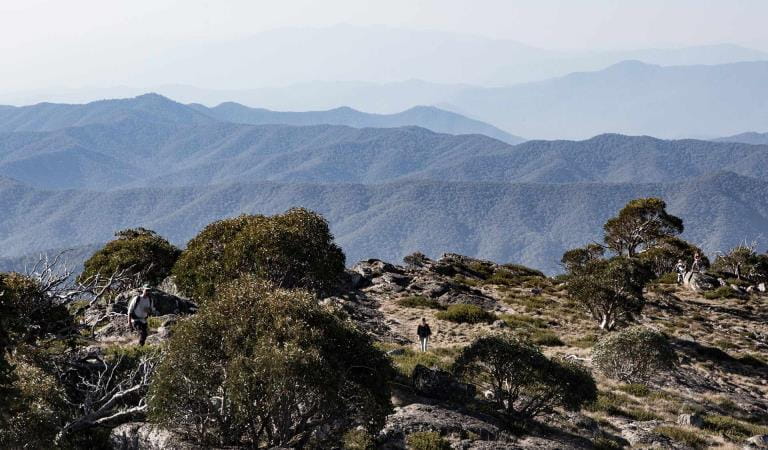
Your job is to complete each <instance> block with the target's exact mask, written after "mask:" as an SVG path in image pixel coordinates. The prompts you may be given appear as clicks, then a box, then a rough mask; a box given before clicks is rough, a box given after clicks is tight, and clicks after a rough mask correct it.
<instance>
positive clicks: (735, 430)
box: [704, 414, 768, 442]
mask: <svg viewBox="0 0 768 450" xmlns="http://www.w3.org/2000/svg"><path fill="white" fill-rule="evenodd" d="M704 428H706V429H708V430H712V431H715V432H717V433H719V434H721V435H722V436H724V437H725V438H727V439H730V440H731V441H735V442H741V441H743V440H745V439H747V438H749V437H751V436H754V435H757V434H768V426H765V425H755V424H752V423H749V422H744V421H742V420H738V419H735V418H733V417H729V416H721V415H718V414H710V415H706V416H704Z"/></svg>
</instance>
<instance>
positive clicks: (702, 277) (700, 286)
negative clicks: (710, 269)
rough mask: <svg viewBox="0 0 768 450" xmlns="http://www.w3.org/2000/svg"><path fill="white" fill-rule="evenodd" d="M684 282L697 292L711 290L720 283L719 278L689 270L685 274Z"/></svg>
mask: <svg viewBox="0 0 768 450" xmlns="http://www.w3.org/2000/svg"><path fill="white" fill-rule="evenodd" d="M683 284H684V285H685V286H686V287H688V289H691V290H693V291H696V292H704V291H711V290H712V289H715V288H717V287H718V286H719V285H720V283H719V282H718V281H717V278H715V277H713V276H710V275H707V274H705V273H702V272H687V273H686V274H685V275H684V276H683Z"/></svg>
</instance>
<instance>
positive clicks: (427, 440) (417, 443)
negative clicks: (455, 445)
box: [407, 431, 451, 450]
mask: <svg viewBox="0 0 768 450" xmlns="http://www.w3.org/2000/svg"><path fill="white" fill-rule="evenodd" d="M407 443H408V449H409V450H451V443H450V442H448V441H446V440H445V439H443V437H442V436H440V433H437V432H435V431H419V432H416V433H411V434H409V435H408V439H407Z"/></svg>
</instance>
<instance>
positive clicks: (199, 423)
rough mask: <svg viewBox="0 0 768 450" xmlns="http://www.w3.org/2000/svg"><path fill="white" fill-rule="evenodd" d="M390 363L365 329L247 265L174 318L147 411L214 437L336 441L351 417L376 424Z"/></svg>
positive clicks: (290, 443) (382, 412) (281, 443)
mask: <svg viewBox="0 0 768 450" xmlns="http://www.w3.org/2000/svg"><path fill="white" fill-rule="evenodd" d="M393 371H394V369H393V368H392V366H391V363H390V361H389V359H388V358H387V357H386V355H385V354H384V353H383V352H381V351H380V350H378V349H376V348H375V347H374V346H373V342H372V340H371V338H370V337H369V336H368V335H366V334H365V333H363V332H361V331H359V330H358V329H357V328H356V327H354V326H353V325H352V324H351V323H350V322H348V321H346V320H344V319H342V318H341V317H339V316H338V315H336V314H334V313H332V312H330V311H329V310H326V309H325V308H324V307H322V306H320V305H319V304H318V303H317V301H316V300H315V299H314V297H313V295H312V294H310V293H309V292H307V291H304V290H285V289H280V288H276V287H275V286H274V284H272V283H270V282H268V281H264V280H259V279H257V278H255V277H254V276H252V275H246V276H245V277H242V278H240V279H238V280H235V281H233V282H231V283H229V284H227V285H226V286H225V287H222V288H221V289H220V290H219V291H218V292H217V301H216V302H210V303H208V304H206V305H204V306H203V308H201V310H200V312H199V313H198V314H196V315H195V316H193V317H192V318H190V319H188V320H186V321H184V322H181V323H179V324H178V325H177V327H176V329H175V331H174V334H173V336H172V337H171V340H170V342H169V344H168V349H167V354H166V357H165V359H164V361H163V363H162V365H161V366H160V367H159V369H158V371H157V375H156V377H155V382H154V383H153V385H152V387H151V391H150V407H151V414H152V417H153V418H154V419H155V420H157V421H159V422H160V423H165V424H169V425H174V426H178V425H183V426H187V427H190V428H191V429H192V430H194V433H195V435H196V436H195V437H196V438H197V439H198V440H201V441H204V442H211V443H214V442H215V443H217V444H220V445H229V444H239V443H251V445H254V446H255V445H257V444H258V445H263V444H266V445H268V446H269V447H270V448H271V447H273V446H277V447H296V448H303V447H305V446H306V445H307V444H308V442H309V439H310V437H312V438H313V439H318V440H320V441H323V442H324V441H326V440H327V441H333V442H338V440H339V439H340V437H341V435H342V434H343V432H345V431H347V430H350V429H352V428H354V427H355V426H358V425H362V426H364V427H365V428H367V429H368V430H369V431H371V432H376V431H378V430H379V429H380V428H381V426H383V423H384V419H385V417H386V415H387V414H388V413H389V412H390V409H391V405H390V392H389V387H388V380H389V379H390V378H391V377H392V376H393V373H394V372H393ZM321 429H322V430H323V432H322V433H319V434H318V433H316V432H318V431H319V430H321ZM315 444H317V445H320V446H322V445H321V444H322V442H315Z"/></svg>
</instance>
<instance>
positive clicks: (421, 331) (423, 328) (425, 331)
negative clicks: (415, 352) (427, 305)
mask: <svg viewBox="0 0 768 450" xmlns="http://www.w3.org/2000/svg"><path fill="white" fill-rule="evenodd" d="M416 334H418V335H419V342H420V343H421V351H422V352H426V351H427V345H428V344H429V337H430V336H432V329H430V328H429V324H428V323H427V319H426V318H424V317H422V318H421V323H420V324H419V326H418V328H416Z"/></svg>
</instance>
